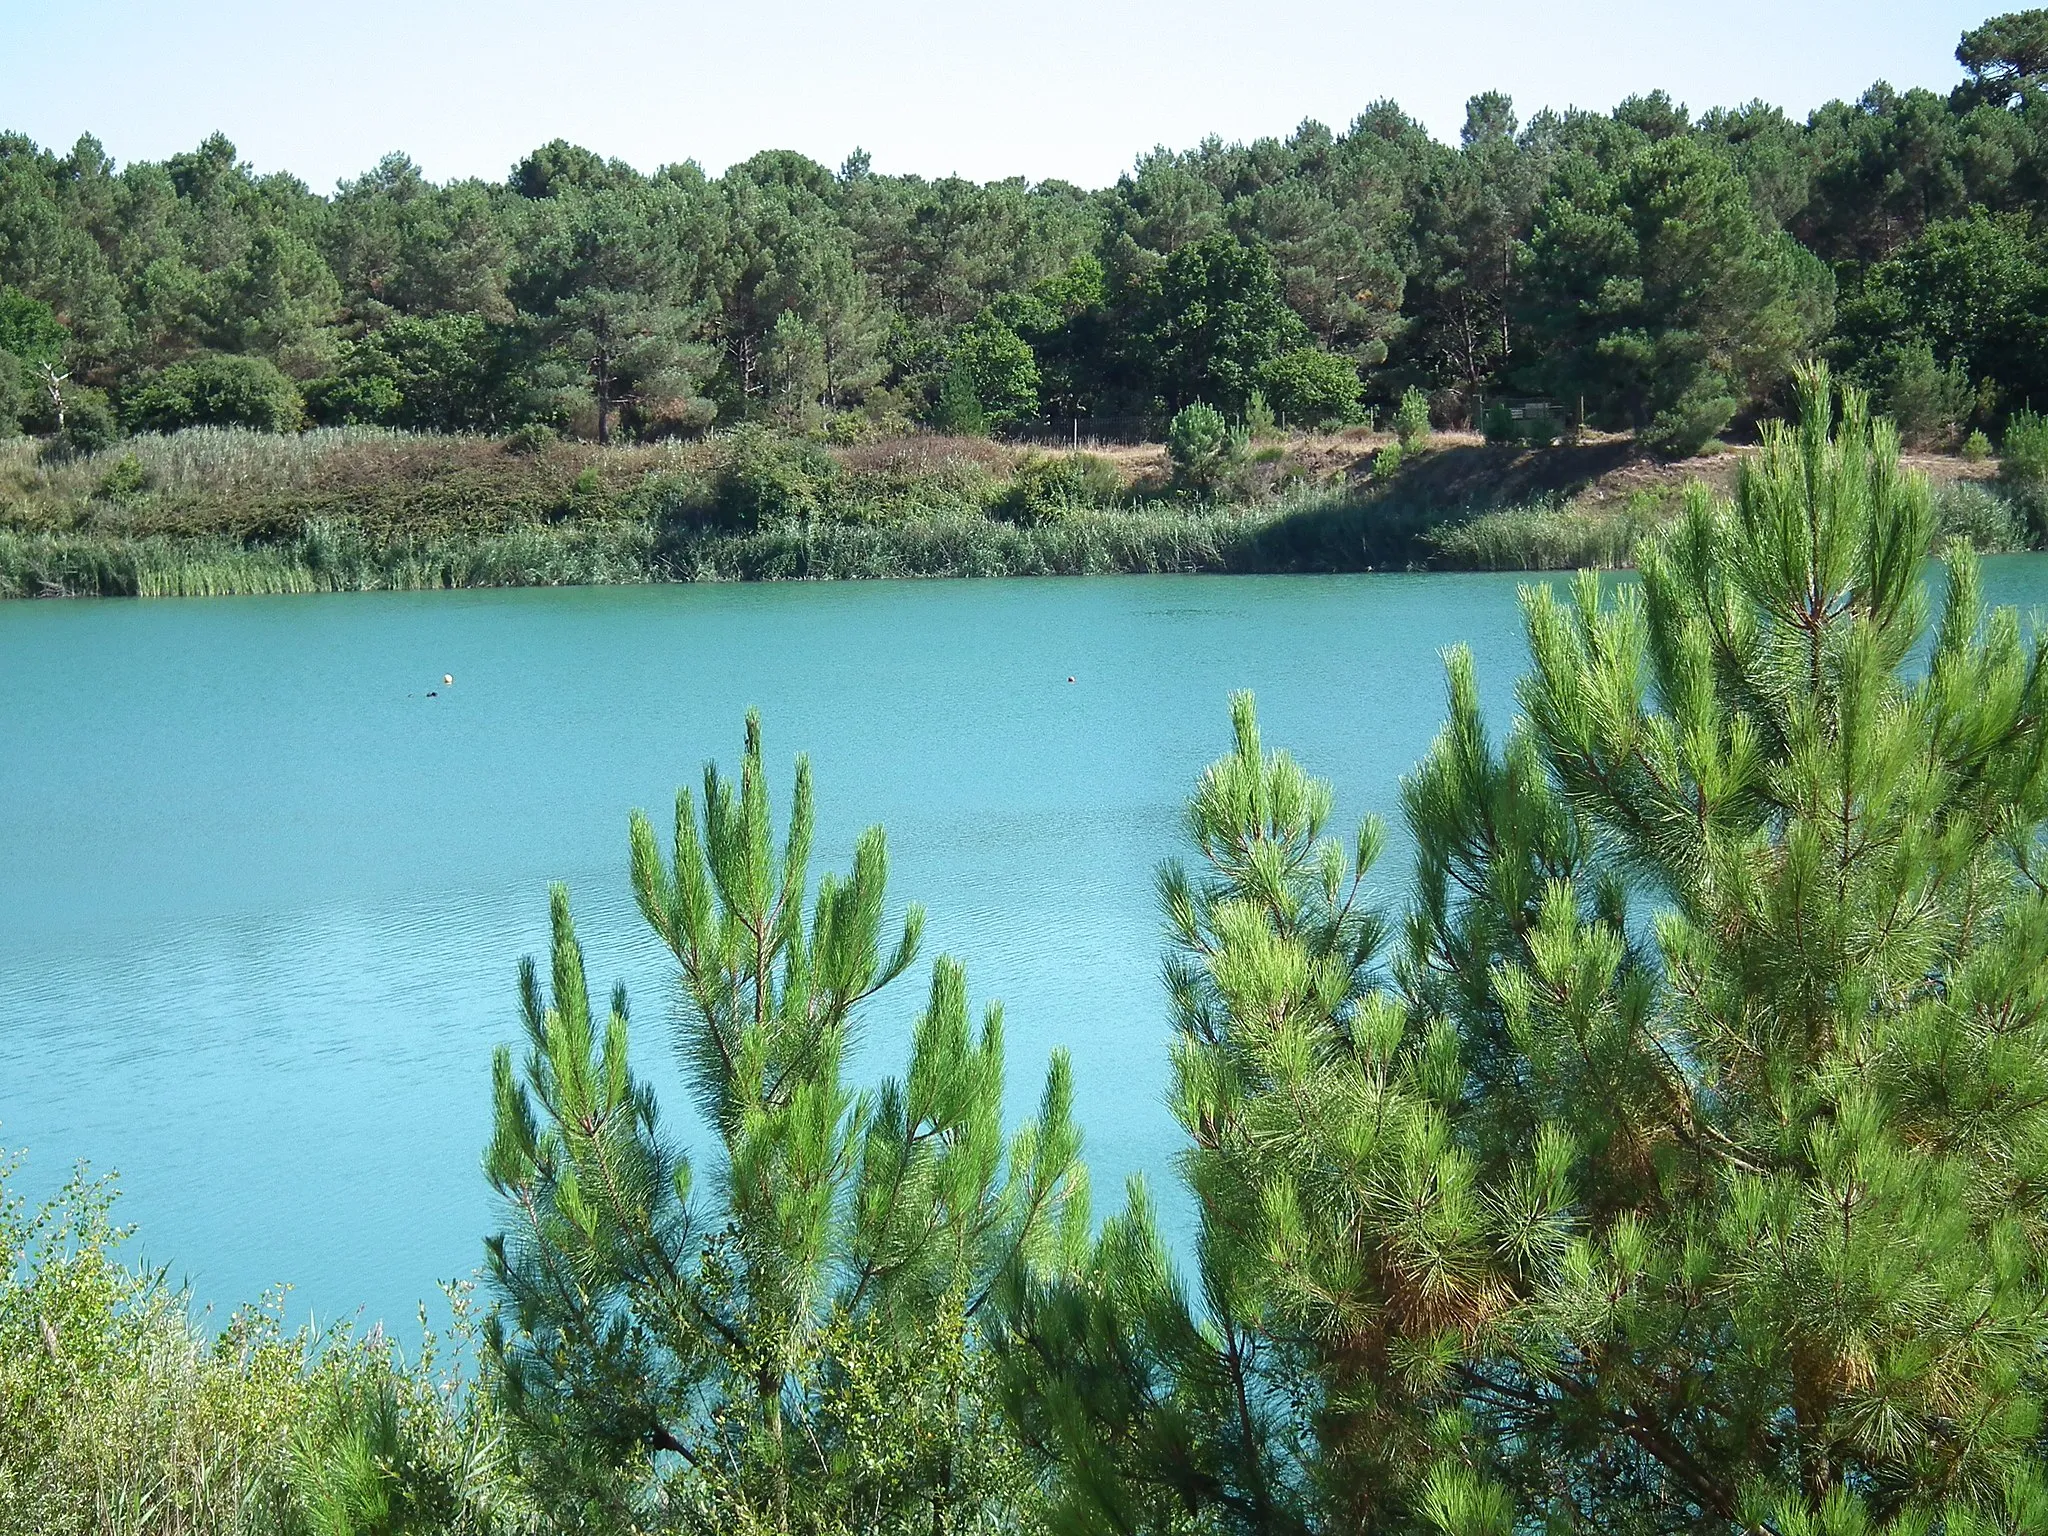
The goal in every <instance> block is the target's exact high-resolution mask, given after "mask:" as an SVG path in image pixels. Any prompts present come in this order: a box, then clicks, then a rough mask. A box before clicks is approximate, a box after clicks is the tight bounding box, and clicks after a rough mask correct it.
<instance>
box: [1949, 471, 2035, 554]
mask: <svg viewBox="0 0 2048 1536" xmlns="http://www.w3.org/2000/svg"><path fill="white" fill-rule="evenodd" d="M1934 515H1935V518H1936V520H1937V523H1938V526H1939V527H1940V529H1941V534H1942V537H1943V538H1945V539H1946V538H1961V539H1967V540H1969V542H1970V546H1971V548H1973V549H1977V550H1981V551H1983V552H1984V553H1986V554H2003V553H2006V552H2008V551H2012V550H2018V549H2025V548H2026V547H2027V517H2026V512H2025V509H2024V508H2023V507H2022V506H2020V505H2019V504H2018V503H2017V502H2016V500H2015V499H2014V498H2013V497H2011V496H2009V495H2006V496H2002V495H2000V494H1999V493H1998V492H1997V491H1995V490H1993V489H1992V488H1991V487H1989V486H1986V485H1978V484H1976V483H1975V482H1974V481H1969V480H1958V481H1955V482H1952V483H1951V484H1948V485H1944V486H1942V487H1941V488H1940V489H1939V490H1937V491H1936V492H1935V493H1934Z"/></svg>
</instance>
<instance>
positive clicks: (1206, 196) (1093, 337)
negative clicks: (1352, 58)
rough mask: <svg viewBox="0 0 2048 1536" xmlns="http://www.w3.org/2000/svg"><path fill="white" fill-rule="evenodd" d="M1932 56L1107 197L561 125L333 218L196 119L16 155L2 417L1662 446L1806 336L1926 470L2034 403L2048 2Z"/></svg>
mask: <svg viewBox="0 0 2048 1536" xmlns="http://www.w3.org/2000/svg"><path fill="white" fill-rule="evenodd" d="M1957 57H1958V58H1959V60H1960V61H1961V63H1962V64H1963V66H1964V69H1965V72H1966V75H1967V79H1966V80H1965V82H1964V83H1963V84H1962V85H1961V86H1959V87H1957V88H1956V89H1955V90H1954V91H1952V92H1950V93H1948V94H1947V95H1946V96H1944V95H1942V94H1939V93H1937V92H1933V91H1929V90H1924V89H1911V90H1905V91H1900V90H1895V89H1893V88H1892V87H1891V86H1889V85H1886V84H1882V83H1880V84H1877V85H1874V86H1872V87H1871V88H1870V89H1869V90H1868V91H1867V92H1865V93H1864V94H1863V96H1861V97H1860V98H1859V99H1858V100H1856V101H1854V102H1840V101H1837V102H1831V103H1829V104H1828V105H1827V106H1825V107H1822V108H1821V109H1819V110H1818V111H1816V112H1814V113H1813V114H1812V115H1811V116H1810V117H1809V118H1807V120H1806V121H1804V122H1799V121H1795V120H1793V119H1792V118H1790V117H1788V116H1787V115H1786V114H1785V113H1783V112H1782V111H1780V110H1778V109H1776V108H1773V107H1769V106H1766V105H1764V104H1763V103H1760V102H1752V103H1750V104H1749V105H1746V106H1743V107H1739V108H1734V109H1716V110H1713V111H1710V112H1707V113H1705V114H1704V115H1701V116H1699V117H1697V118H1695V117H1693V116H1691V115H1690V114H1689V113H1688V111H1687V110H1686V108H1685V107H1684V106H1682V105H1680V104H1678V103H1676V102H1674V101H1672V100H1671V99H1670V97H1669V96H1667V95H1666V94H1664V93H1663V92H1661V91H1652V92H1650V93H1649V94H1647V95H1639V96H1632V97H1630V98H1629V99H1628V100H1626V101H1624V102H1623V103H1622V104H1621V105H1620V106H1618V107H1616V108H1615V109H1614V110H1613V111H1612V112H1608V113H1604V114H1603V113H1595V112H1588V111H1580V110H1572V111H1566V112H1556V111H1550V110H1545V111H1542V112H1539V113H1537V114H1535V115H1534V116H1533V117H1532V118H1531V119H1530V120H1529V121H1528V122H1527V123H1522V122H1519V121H1518V119H1517V117H1516V114H1515V111H1514V108H1513V105H1512V103H1511V102H1510V101H1509V100H1508V99H1507V98H1505V97H1503V96H1500V95H1498V94H1487V95H1482V96H1477V97H1474V98H1473V99H1472V101H1471V102H1470V103H1469V105H1468V108H1467V114H1466V121H1465V124H1464V128H1463V130H1462V132H1461V134H1460V136H1459V141H1458V142H1457V143H1456V144H1445V143H1441V142H1439V141H1437V140H1435V139H1433V138H1432V137H1431V136H1430V135H1429V134H1428V133H1427V132H1426V131H1424V129H1423V128H1422V127H1421V126H1420V125H1419V124H1417V123H1416V122H1415V121H1414V120H1413V119H1411V118H1409V117H1408V116H1406V115H1405V114H1403V113H1402V112H1401V111H1400V109H1399V108H1398V107H1397V106H1395V105H1394V104H1393V103H1392V102H1384V101H1383V102H1379V103H1376V104H1374V105H1372V106H1370V107H1368V108H1367V109H1366V110H1365V111H1364V112H1363V113H1362V114H1360V116H1359V117H1358V118H1357V119H1356V120H1355V121H1353V122H1352V124H1351V125H1350V126H1349V128H1348V129H1346V130H1345V131H1343V132H1341V133H1340V132H1333V131H1332V130H1330V129H1329V128H1327V127H1325V126H1323V125H1322V124H1319V123H1315V122H1306V123H1304V124H1303V125H1302V126H1301V127H1300V128H1299V129H1298V130H1296V132H1295V133H1294V134H1293V135H1291V136H1290V137H1288V138H1286V139H1284V140H1282V139H1261V140H1258V141H1256V142H1254V143H1251V144H1225V143H1222V142H1220V141H1218V140H1213V139H1212V140H1208V141H1205V142H1203V143H1202V144H1200V145H1199V146H1197V147H1196V148H1194V149H1191V150H1186V151H1179V152H1174V151H1168V150H1164V149H1161V150H1156V151H1154V152H1152V153H1150V154H1147V155H1144V156H1142V157H1140V158H1139V160H1138V161H1137V162H1136V164H1135V166H1134V167H1133V169H1132V170H1131V171H1130V172H1129V173H1127V174H1125V175H1124V176H1122V177H1121V178H1119V180H1118V181H1117V183H1116V184H1115V185H1114V186H1112V187H1108V188H1105V189H1101V190H1098V191H1086V190H1083V189H1081V188H1079V187H1076V186H1073V185H1070V184H1067V183H1064V182H1059V181H1045V182H1036V183H1031V182H1026V181H1024V180H1021V179H1015V180H1008V181H999V182H991V183H987V184H977V183H974V182H971V181H965V180H960V179H957V178H947V179H940V180H928V179H925V178H922V177H918V176H883V175H878V174H876V173H875V172H874V171H873V170H872V169H871V167H870V165H869V162H868V158H867V157H866V156H865V155H864V154H862V153H860V152H859V151H856V152H855V153H854V154H852V155H851V156H849V157H848V158H847V160H846V161H845V163H844V164H843V165H841V166H840V167H839V168H838V169H837V170H836V171H833V170H829V169H827V168H826V167H824V166H822V165H819V164H817V163H815V162H814V161H811V160H809V159H807V158H805V157H803V156H801V155H797V154H794V153H789V152H785V151H770V152H766V153H763V154H759V155H756V156H754V157H753V158H752V159H750V160H747V161H745V162H743V163H741V164H739V165H735V166H733V167H731V168H730V169H729V170H727V171H726V172H725V173H724V174H723V175H721V176H716V177H712V176H707V175H706V174H705V173H704V172H703V170H702V169H701V168H700V167H698V166H697V165H695V164H694V163H691V162H688V161H685V162H682V163H679V164H675V165H669V166H664V167H662V168H660V169H659V170H657V171H655V172H654V173H653V174H651V175H646V174H642V173H640V172H639V171H636V170H635V169H633V168H632V167H629V166H627V165H624V164H622V163H621V162H619V161H616V160H606V159H603V158H601V157H600V156H599V155H597V154H595V153H593V152H591V151H589V150H586V149H583V148H580V147H577V146H574V145H571V144H568V143H565V142H562V141H559V140H557V141H555V142H553V143H550V144H547V145H544V146H542V147H541V148H539V149H537V150H535V151H534V152H533V153H532V154H530V155H528V156H527V157H526V158H524V159H523V160H521V161H520V162H519V164H518V165H517V166H516V167H514V169H513V171H512V173H511V175H510V176H509V177H508V178H507V179H506V180H505V181H504V182H502V183H492V182H486V181H480V180H469V181H457V182H450V183H446V184H435V183H432V182H429V181H428V180H427V179H426V178H425V177H424V176H423V174H422V173H421V171H420V169H419V168H418V167H417V166H415V165H414V164H413V163H412V162H411V161H410V160H408V159H407V158H406V157H404V156H403V155H392V156H389V157H387V158H386V159H384V160H383V161H382V162H380V163H379V164H378V166H377V167H376V168H375V169H374V170H372V171H370V172H368V173H367V174H365V175H363V176H362V177H360V178H358V179H356V180H353V181H347V182H343V183H341V184H340V185H339V186H338V187H337V188H336V190H335V191H334V193H333V194H332V195H331V196H326V197H322V196H318V195H316V194H314V193H313V192H311V191H310V190H308V188H307V187H306V186H305V185H304V184H303V183H301V182H300V181H298V180H296V179H295V178H293V177H291V176H289V175H285V174H270V175H257V174H255V173H254V172H253V171H252V170H251V169H250V168H249V167H248V166H247V165H245V164H243V163H241V162H240V161H239V160H238V158H237V154H236V151H235V148H234V146H233V145H232V144H231V143H229V141H228V140H227V139H225V138H224V137H221V136H219V135H215V136H214V137H212V138H209V139H208V140H206V142H204V143H203V144H201V145H200V146H199V147H198V148H197V149H195V150H193V151H191V152H189V153H184V154H178V155H173V156H172V157H170V158H169V159H168V160H166V161H163V162H161V163H154V162H138V163H133V164H129V165H126V166H120V167H117V166H116V165H115V164H114V162H113V161H112V160H111V159H110V158H109V157H108V156H107V154H106V153H105V151H104V150H103V149H102V147H101V146H100V145H99V144H98V143H97V142H96V141H95V140H93V139H91V138H89V137H88V138H83V139H81V140H80V141H79V142H78V143H77V144H76V145H74V146H73V147H72V148H71V149H70V150H69V151H66V152H63V153H58V152H56V151H54V150H50V149H45V148H41V147H39V146H37V145H36V144H35V143H33V142H32V141H30V140H29V139H27V138H25V137H23V136H21V135H18V134H10V135H4V136H0V352H4V353H6V354H8V355H9V356H10V358H11V360H12V362H11V365H9V366H0V427H5V428H6V429H8V430H13V429H15V428H17V427H20V428H25V429H27V430H29V431H32V432H38V433H53V434H54V433H61V434H64V435H65V436H66V437H67V438H68V440H70V441H71V442H73V443H75V444H77V445H79V446H84V447H91V446H95V445H97V444H99V443H102V442H104V441H106V440H107V439H109V438H110V437H111V436H112V435H114V434H116V433H118V432H120V431H124V430H129V431H151V430H158V431H161V430H173V429H175V428H177V427H179V426H183V425H188V424H199V423H222V424H235V425H245V426H255V427H260V428H266V429H274V430H288V429H294V428H297V427H298V426H300V425H302V424H304V423H307V422H313V423H330V424H345V423H365V424H374V425H379V426H388V427H398V428H405V429H411V430H423V431H485V432H505V431H510V430H514V429H516V428H520V427H524V426H531V427H535V428H537V429H543V430H555V431H566V432H574V433H578V434H581V435H585V436H590V437H595V438H597V439H599V440H601V441H603V440H609V439H610V438H612V437H613V436H615V435H618V434H625V435H629V436H632V437H639V438H647V437H659V436H663V435H668V434H676V433H687V432H694V431H698V430H701V429H703V428H705V427H706V426H708V425H711V424H713V423H721V424H730V423H734V422H738V421H743V420H755V419H765V420H769V421H775V422H779V423H782V424H784V425H787V426H790V427H793V428H796V429H799V430H803V431H807V432H833V431H836V432H838V433H840V434H842V435H844V434H854V435H858V434H860V433H863V432H870V431H877V430H879V431H893V430H902V429H905V428H907V427H909V426H911V425H913V424H918V423H922V424H928V425H931V426H934V427H938V428H940V429H942V430H950V431H960V432H975V431H990V430H994V431H1002V430H1006V429H1011V428H1016V427H1019V426H1022V425H1025V424H1029V423H1034V422H1042V421H1052V420H1058V421H1065V420H1067V419H1069V418H1077V417H1078V418H1093V419H1095V420H1097V421H1103V420H1106V419H1111V418H1116V419H1131V420H1138V421H1143V422H1149V423H1153V424H1160V423H1163V422H1164V421H1165V420H1166V418H1168V417H1169V416H1171V415H1172V414H1173V413H1174V412H1175V411H1177V410H1178V409H1180V408H1181V407H1184V406H1187V405H1190V404H1193V403H1197V402H1199V403H1202V404H1205V405H1207V406H1210V407H1212V408H1214V409H1216V410H1219V411H1221V412H1223V413H1225V414H1226V415H1228V416H1231V417H1233V418H1237V417H1242V416H1243V414H1244V413H1245V412H1246V411H1247V410H1248V409H1250V408H1252V407H1253V404H1254V397H1256V400H1257V403H1258V407H1259V408H1260V409H1261V410H1266V411H1271V412H1273V413H1274V414H1275V415H1277V416H1278V417H1279V418H1280V419H1283V420H1285V421H1288V422H1292V423H1295V424H1300V425H1315V424H1319V423H1323V422H1329V421H1345V420H1352V419H1356V418H1357V417H1358V416H1359V414H1360V412H1361V411H1362V410H1372V409H1376V408H1380V407H1388V406H1391V405H1392V404H1393V403H1394V402H1396V401H1398V400H1399V399H1400V398H1401V397H1402V396H1403V394H1404V393H1405V392H1406V391H1408V390H1411V389H1417V390H1421V391H1423V392H1424V393H1425V394H1426V395H1427V397H1428V399H1429V402H1430V406H1431V410H1432V412H1433V414H1434V415H1435V417H1436V419H1437V420H1438V422H1439V424H1459V423H1467V422H1473V423H1476V422H1477V421H1478V420H1479V419H1480V417H1481V415H1482V414H1483V411H1484V408H1485V405H1486V403H1487V402H1489V401H1496V400H1500V399H1503V398H1507V397H1534V398H1541V399H1545V400H1548V401H1551V402H1552V403H1553V404H1554V405H1555V406H1556V408H1557V410H1558V411H1559V412H1560V413H1561V414H1563V415H1566V416H1568V417H1569V418H1570V419H1573V420H1579V419H1584V420H1585V421H1586V422H1588V423H1590V424H1593V425H1597V426H1601V427H1608V428H1617V429H1628V430H1634V431H1636V432H1638V433H1640V434H1642V435H1643V437H1644V438H1645V440H1646V441H1648V442H1650V443H1652V444H1653V445H1655V446H1659V447H1662V448H1666V449H1669V450H1671V451H1684V450H1687V449H1690V448H1693V447H1697V446H1698V445H1700V444H1701V443H1703V442H1705V441H1706V440H1707V439H1708V438H1710V437H1712V436H1713V435H1714V434H1715V433H1717V432H1720V431H1722V430H1724V429H1726V428H1727V427H1729V425H1730V424H1731V423H1735V424H1741V423H1743V422H1746V421H1748V420H1750V419H1752V418H1755V417H1757V416H1758V415H1759V414H1760V413H1768V412H1769V411H1770V410H1772V409H1782V408H1783V407H1784V406H1785V404H1786V403H1787V401H1788V400H1789V395H1788V393H1787V391H1788V390H1789V387H1790V386H1789V383H1788V381H1789V379H1790V377H1791V371H1792V368H1793V366H1794V364H1795V363H1796V362H1797V361H1798V360H1799V359H1801V358H1804V357H1809V356H1815V355H1821V356H1826V357H1829V358H1831V359H1832V361H1833V362H1834V364H1835V366H1836V367H1837V369H1838V370H1839V371H1840V372H1841V373H1842V374H1843V375H1844V376H1846V377H1848V378H1850V379H1853V380H1855V381H1856V382H1858V383H1859V384H1861V385H1862V386H1863V387H1865V388H1867V389H1868V390H1869V391H1870V392H1871V393H1872V396H1873V398H1874V399H1875V401H1876V402H1877V404H1878V405H1879V406H1880V407H1881V408H1882V409H1884V410H1886V411H1888V412H1889V413H1890V414H1891V415H1892V416H1893V418H1894V419H1895V420H1897V421H1898V422H1899V424H1900V426H1901V429H1902V431H1903V432H1904V433H1905V434H1906V437H1907V439H1908V441H1909V442H1912V443H1915V444H1940V443H1943V442H1946V441H1949V440H1952V439H1954V438H1956V437H1957V436H1959V435H1960V434H1961V433H1962V432H1964V431H1967V430H1970V429H1973V428H1984V429H1988V430H1991V431H1994V432H1995V431H1996V430H1997V429H1998V428H1999V426H2001V425H2002V423H2003V421H2004V419H2005V417H2006V416H2007V415H2008V414H2009V413H2011V412H2012V411H2014V410H2015V409H2025V408H2029V407H2032V406H2035V405H2040V404H2048V376H2044V375H2043V369H2044V368H2048V364H2044V363H2043V361H2042V359H2043V357H2048V348H2044V346H2043V341H2044V339H2048V337H2044V334H2043V328H2044V326H2048V246H2044V231H2043V229H2042V227H2041V222H2042V221H2041V215H2042V211H2043V208H2044V196H2048V94H2044V93H2048V12H2043V11H2027V12H2021V13H2017V14H2013V15H2007V16H2001V17H1998V18H1996V19H1994V20H1992V21H1989V22H1987V23H1986V24H1985V25H1984V26H1982V27H1979V28H1977V29H1976V30H1974V31H1971V32H1969V33H1967V34H1965V36H1964V37H1963V39H1962V43H1961V46H1960V47H1959V48H1958V50H1957Z"/></svg>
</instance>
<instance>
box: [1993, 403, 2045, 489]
mask: <svg viewBox="0 0 2048 1536" xmlns="http://www.w3.org/2000/svg"><path fill="white" fill-rule="evenodd" d="M1998 478H1999V479H2001V480H2004V481H2007V482H2009V483H2011V484H2013V485H2021V486H2027V487H2029V488H2034V487H2039V486H2044V485H2048V416H2037V415H2035V414H2034V413H2033V412H2032V411H2014V412H2013V413H2012V419H2011V420H2010V421H2008V422H2006V424H2005V437H2004V440H2003V441H2002V442H2001V443H2000V444H1999V447H1998Z"/></svg>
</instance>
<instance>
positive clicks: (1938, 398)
mask: <svg viewBox="0 0 2048 1536" xmlns="http://www.w3.org/2000/svg"><path fill="white" fill-rule="evenodd" d="M1871 371H1872V372H1874V373H1875V374H1876V375H1877V380H1876V382H1877V384H1878V389H1877V395H1878V399H1879V401H1880V403H1881V404H1882V406H1883V408H1884V411H1885V413H1886V414H1887V415H1889V416H1890V417H1891V418H1892V420H1893V421H1894V422H1895V423H1896V424H1897V426H1898V429H1899V437H1900V439H1901V440H1902V441H1903V442H1905V444H1906V445H1907V446H1908V447H1911V448H1928V447H1933V446H1936V445H1938V444H1941V443H1946V442H1953V441H1954V440H1955V432H1956V429H1957V428H1958V427H1959V426H1960V425H1961V424H1962V422H1963V421H1964V420H1965V418H1967V417H1968V416H1969V414H1970V411H1971V408H1972V407H1973V406H1974V405H1975V404H1976V400H1977V392H1976V390H1974V389H1972V388H1971V387H1970V380H1969V376H1968V375H1967V374H1965V373H1964V371H1963V365H1962V364H1961V363H1960V362H1959V361H1954V360H1951V361H1950V363H1949V365H1948V366H1947V367H1946V368H1944V367H1942V366H1941V365H1940V364H1939V363H1937V362H1936V361H1935V357H1934V349H1933V348H1932V347H1931V346H1929V345H1928V344H1927V342H1925V341H1914V342H1909V343H1906V344H1904V345H1897V344H1894V345H1892V346H1888V347H1886V348H1885V349H1884V351H1883V352H1882V353H1881V354H1880V355H1879V356H1878V358H1877V359H1876V360H1875V362H1874V365H1873V367H1872V369H1871Z"/></svg>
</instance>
